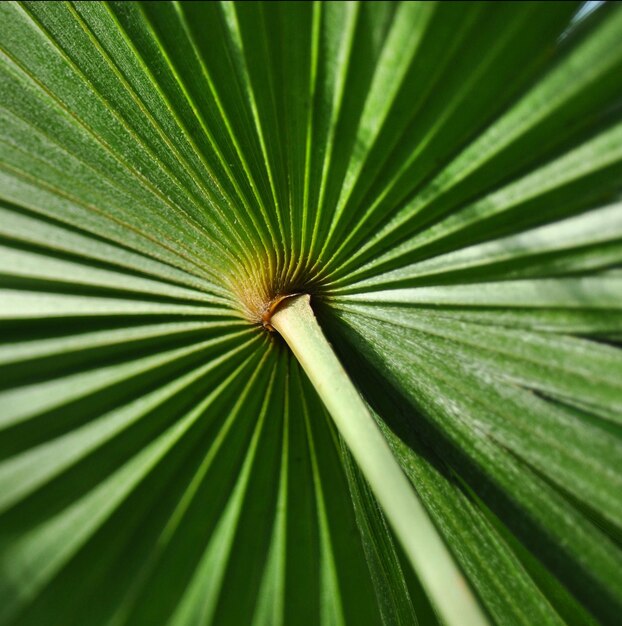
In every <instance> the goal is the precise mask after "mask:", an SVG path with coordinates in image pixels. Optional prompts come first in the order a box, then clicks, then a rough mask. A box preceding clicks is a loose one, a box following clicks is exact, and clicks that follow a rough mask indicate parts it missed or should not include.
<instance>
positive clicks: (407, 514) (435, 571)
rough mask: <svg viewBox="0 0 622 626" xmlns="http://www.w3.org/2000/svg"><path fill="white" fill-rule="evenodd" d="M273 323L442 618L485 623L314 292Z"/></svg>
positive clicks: (466, 625)
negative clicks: (339, 350) (322, 319)
mask: <svg viewBox="0 0 622 626" xmlns="http://www.w3.org/2000/svg"><path fill="white" fill-rule="evenodd" d="M270 324H271V326H272V327H273V328H274V329H276V330H277V331H278V332H279V333H280V334H281V335H282V337H283V338H284V339H285V341H286V342H287V344H288V345H289V347H290V348H291V349H292V352H293V353H294V355H295V356H296V358H297V359H298V361H299V362H300V364H301V365H302V367H303V369H304V370H305V372H306V373H307V375H308V376H309V379H310V380H311V382H312V383H313V385H314V387H315V389H316V391H317V392H318V394H319V395H320V397H321V398H322V400H323V402H324V404H325V406H326V408H327V409H328V411H329V413H330V414H331V416H332V418H333V420H334V422H335V424H336V426H337V428H338V429H339V432H340V433H341V436H342V437H343V438H344V440H345V442H346V444H347V445H348V447H349V449H350V451H351V453H352V456H353V457H354V458H355V459H356V462H357V463H358V465H359V467H360V468H361V471H362V472H363V475H364V476H365V478H366V479H367V481H368V483H369V485H370V487H371V489H372V491H373V492H374V494H375V496H376V498H377V499H378V502H379V503H380V505H381V506H382V508H383V510H384V512H385V514H386V516H387V519H388V520H389V523H390V524H391V526H392V528H393V530H394V531H395V534H396V535H397V537H398V539H399V541H400V542H401V543H402V546H403V547H404V550H405V552H406V555H407V556H408V558H409V560H410V562H411V564H412V566H413V567H414V569H415V571H416V572H417V574H418V576H419V578H420V580H421V583H422V585H423V587H424V588H425V590H426V591H427V593H428V594H429V596H430V598H431V600H432V602H433V604H434V606H435V607H436V609H437V611H438V613H439V614H440V615H441V616H442V619H443V620H444V621H445V622H446V624H447V625H448V626H453V625H455V626H458V625H459V626H476V625H477V626H479V625H482V624H488V620H487V618H486V617H485V615H484V613H483V611H482V609H481V607H480V605H479V603H478V601H477V599H476V598H475V596H474V595H473V593H472V591H471V589H470V588H469V586H468V584H467V582H466V580H465V579H464V577H463V575H462V573H461V571H460V569H459V568H458V566H457V564H456V563H455V561H454V559H453V557H452V556H451V554H450V552H449V550H448V549H447V547H446V545H445V543H444V541H443V539H442V537H441V536H440V534H439V533H438V531H437V529H436V527H435V526H434V524H433V522H432V520H431V519H430V517H429V516H428V513H427V511H426V509H425V507H424V506H423V504H422V502H421V501H420V499H419V497H418V496H417V493H416V491H415V489H413V486H412V485H411V483H410V482H409V480H408V478H407V477H406V476H405V474H404V473H403V471H402V469H401V468H400V466H399V464H398V462H397V460H396V459H395V457H394V456H393V453H392V452H391V449H390V447H389V444H388V443H387V441H386V439H385V438H384V436H383V435H382V433H381V432H380V429H379V428H378V426H377V425H376V422H375V421H374V418H373V417H372V415H371V413H370V411H369V409H368V408H367V405H366V404H365V402H364V401H363V399H362V398H361V396H360V395H359V393H358V391H357V390H356V388H355V387H354V384H353V383H352V381H351V380H350V378H349V377H348V374H347V373H346V371H345V370H344V368H343V367H342V365H341V363H340V362H339V359H338V358H337V356H336V354H335V352H334V351H333V348H332V346H331V345H330V343H329V342H328V340H327V339H326V337H325V336H324V333H323V332H322V329H321V328H320V325H319V324H318V321H317V319H316V317H315V315H314V313H313V310H312V308H311V298H310V296H309V295H307V294H303V295H300V296H296V297H293V298H289V299H287V300H284V301H283V302H282V304H281V305H280V306H279V308H278V309H277V310H276V311H275V312H274V314H273V315H272V317H271V319H270Z"/></svg>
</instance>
